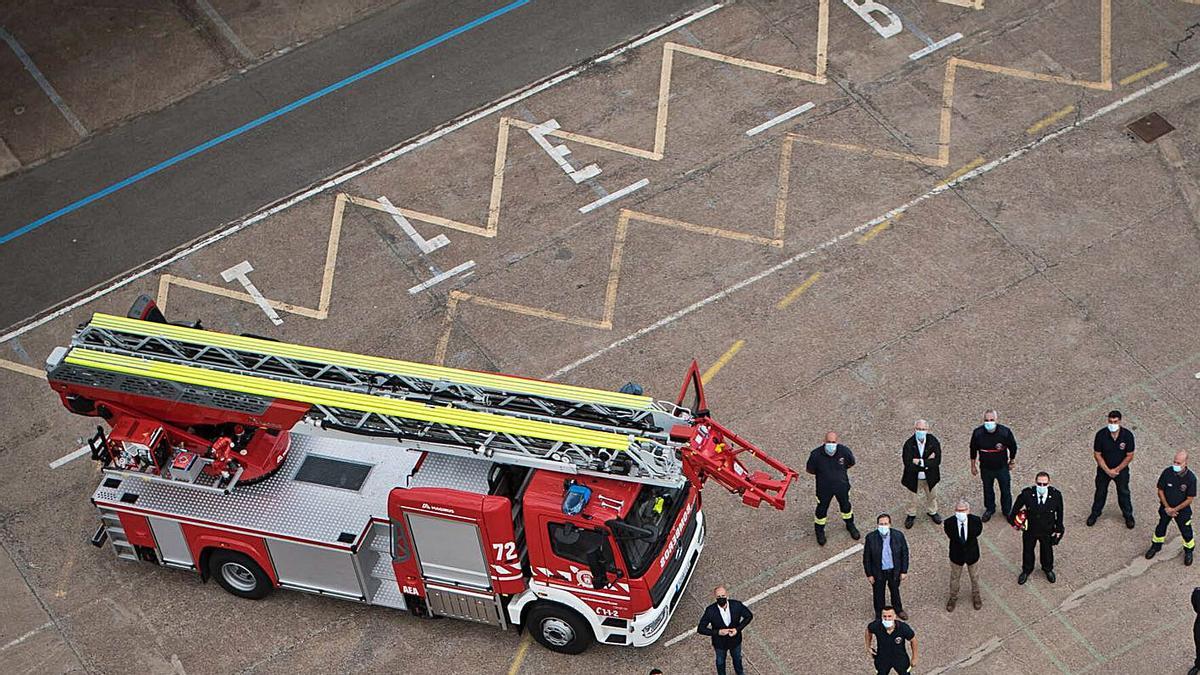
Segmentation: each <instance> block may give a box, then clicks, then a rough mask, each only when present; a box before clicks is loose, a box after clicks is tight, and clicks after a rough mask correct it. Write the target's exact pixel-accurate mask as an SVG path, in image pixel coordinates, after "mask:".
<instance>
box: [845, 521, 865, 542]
mask: <svg viewBox="0 0 1200 675" xmlns="http://www.w3.org/2000/svg"><path fill="white" fill-rule="evenodd" d="M846 531H847V532H849V533H850V538H851V539H854V540H858V539H859V538H861V537H862V535H861V534H859V532H858V528H857V527H855V526H854V519H853V518H852V519H850V520H847V521H846Z"/></svg>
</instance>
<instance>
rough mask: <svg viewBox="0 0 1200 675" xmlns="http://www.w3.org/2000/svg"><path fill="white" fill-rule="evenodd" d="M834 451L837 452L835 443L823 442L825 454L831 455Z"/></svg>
mask: <svg viewBox="0 0 1200 675" xmlns="http://www.w3.org/2000/svg"><path fill="white" fill-rule="evenodd" d="M835 452H837V443H826V444H825V454H827V455H829V456H830V457H832V456H833V453H835Z"/></svg>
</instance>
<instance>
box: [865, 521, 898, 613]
mask: <svg viewBox="0 0 1200 675" xmlns="http://www.w3.org/2000/svg"><path fill="white" fill-rule="evenodd" d="M875 523H876V528H875V531H874V532H871V533H869V534H867V538H866V539H865V540H864V541H863V572H865V573H866V575H867V581H868V582H869V583H870V584H871V588H872V591H873V592H874V602H875V618H876V619H878V618H879V613H880V612H881V611H883V607H884V605H887V604H888V603H886V602H884V601H883V594H884V589H885V588H886V589H887V590H888V591H889V592H890V593H891V596H892V602H891V605H892V606H893V607H895V608H896V616H898V617H900V620H901V621H908V614H906V613H905V612H904V601H902V600H901V599H900V582H901V581H904V579H905V578H906V577H908V542H907V541H905V540H904V533H903V532H901V531H899V530H893V529H892V517H891V516H889V515H888V514H886V513H881V514H879V517H878V518H876V519H875Z"/></svg>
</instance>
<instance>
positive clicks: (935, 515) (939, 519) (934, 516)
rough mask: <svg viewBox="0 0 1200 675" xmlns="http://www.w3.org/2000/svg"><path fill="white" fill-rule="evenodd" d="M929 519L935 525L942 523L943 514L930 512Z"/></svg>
mask: <svg viewBox="0 0 1200 675" xmlns="http://www.w3.org/2000/svg"><path fill="white" fill-rule="evenodd" d="M929 519H930V520H932V521H933V524H934V525H941V524H942V516H941V514H938V513H931V514H929Z"/></svg>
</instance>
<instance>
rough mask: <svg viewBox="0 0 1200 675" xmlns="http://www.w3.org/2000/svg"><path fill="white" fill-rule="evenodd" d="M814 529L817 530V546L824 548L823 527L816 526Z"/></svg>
mask: <svg viewBox="0 0 1200 675" xmlns="http://www.w3.org/2000/svg"><path fill="white" fill-rule="evenodd" d="M816 528H817V545H818V546H824V545H825V526H824V525H817V526H816Z"/></svg>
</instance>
